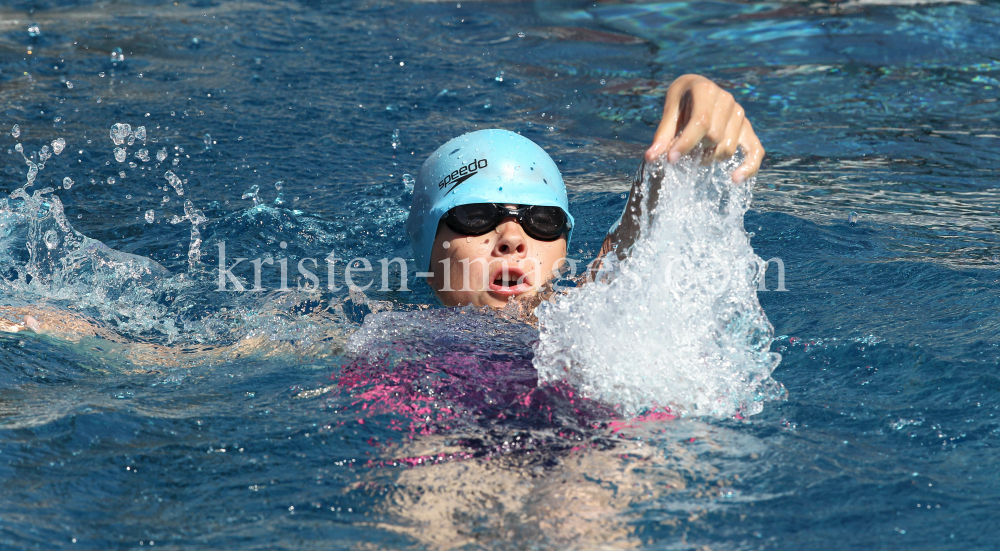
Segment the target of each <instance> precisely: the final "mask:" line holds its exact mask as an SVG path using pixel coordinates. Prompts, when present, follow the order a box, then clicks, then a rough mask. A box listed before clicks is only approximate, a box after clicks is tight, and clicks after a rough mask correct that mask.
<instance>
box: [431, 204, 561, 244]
mask: <svg viewBox="0 0 1000 551" xmlns="http://www.w3.org/2000/svg"><path fill="white" fill-rule="evenodd" d="M508 216H513V217H514V218H515V219H516V220H517V222H518V224H520V225H521V227H522V228H523V229H524V233H526V234H528V235H529V236H531V237H533V238H535V239H538V240H540V241H553V240H556V239H558V238H559V236H561V235H562V234H563V232H565V231H566V230H568V229H569V228H568V225H567V223H566V213H564V212H563V210H562V209H561V208H559V207H543V206H534V205H533V206H528V207H518V208H516V209H511V208H507V207H506V206H504V205H498V204H495V203H474V204H471V205H459V206H457V207H454V208H453V209H451V210H449V211H448V214H446V215H445V217H444V221H445V223H446V224H447V225H448V227H449V228H451V229H452V230H454V231H455V232H456V233H460V234H462V235H483V234H484V233H487V232H489V231H491V230H493V228H495V227H497V224H499V223H500V221H501V220H503V219H504V218H506V217H508Z"/></svg>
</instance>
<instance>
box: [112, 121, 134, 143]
mask: <svg viewBox="0 0 1000 551" xmlns="http://www.w3.org/2000/svg"><path fill="white" fill-rule="evenodd" d="M131 133H132V126H131V125H129V124H124V123H120V122H116V123H115V124H114V125H113V126H112V127H111V141H113V142H115V145H124V144H125V139H126V138H128V137H129V135H130V134H131Z"/></svg>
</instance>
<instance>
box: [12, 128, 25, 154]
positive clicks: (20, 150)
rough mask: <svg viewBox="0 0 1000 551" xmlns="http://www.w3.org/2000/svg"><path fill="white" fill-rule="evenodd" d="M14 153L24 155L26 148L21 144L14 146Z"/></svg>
mask: <svg viewBox="0 0 1000 551" xmlns="http://www.w3.org/2000/svg"><path fill="white" fill-rule="evenodd" d="M15 128H16V126H15ZM14 151H17V152H18V153H21V154H24V146H22V145H21V144H19V143H18V144H14Z"/></svg>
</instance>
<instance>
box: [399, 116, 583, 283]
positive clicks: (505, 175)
mask: <svg viewBox="0 0 1000 551" xmlns="http://www.w3.org/2000/svg"><path fill="white" fill-rule="evenodd" d="M472 203H501V204H510V205H538V206H545V207H559V208H561V209H562V210H563V212H565V213H566V218H567V219H568V220H569V227H570V233H569V235H567V236H566V241H567V244H568V243H569V238H570V237H571V236H572V233H573V229H572V228H573V216H572V215H570V213H569V201H567V199H566V184H564V183H563V179H562V175H560V174H559V169H558V168H556V163H555V162H553V161H552V157H549V154H548V153H546V152H545V150H544V149H542V148H541V147H539V146H538V145H537V144H535V142H533V141H531V140H529V139H528V138H525V137H524V136H521V135H520V134H515V133H513V132H510V131H508V130H496V129H492V130H478V131H476V132H470V133H468V134H463V135H461V136H459V137H457V138H453V139H452V140H450V141H448V142H447V143H445V144H444V145H442V146H441V147H439V148H438V149H437V151H435V152H434V153H432V154H431V156H430V157H428V159H427V160H426V161H424V166H423V167H421V168H420V175H419V176H417V181H416V184H415V185H414V189H413V204H412V205H411V206H410V217H409V219H408V220H407V221H406V231H407V233H409V235H410V243H411V244H412V245H413V256H414V257H415V259H416V262H417V270H419V271H426V270H429V269H430V264H431V249H432V247H433V246H434V238H435V237H436V235H437V229H438V223H439V222H440V221H441V217H442V216H444V215H445V214H446V213H447V212H448V211H449V210H450V209H451V208H452V207H457V206H459V205H469V204H472Z"/></svg>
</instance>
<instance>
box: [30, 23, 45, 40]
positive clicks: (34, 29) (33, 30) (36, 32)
mask: <svg viewBox="0 0 1000 551" xmlns="http://www.w3.org/2000/svg"><path fill="white" fill-rule="evenodd" d="M41 35H42V28H41V27H39V26H38V23H32V24H31V25H29V26H28V36H29V37H31V38H38V37H39V36H41Z"/></svg>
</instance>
